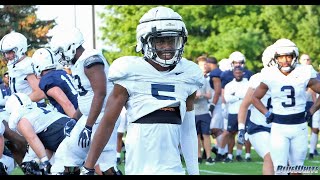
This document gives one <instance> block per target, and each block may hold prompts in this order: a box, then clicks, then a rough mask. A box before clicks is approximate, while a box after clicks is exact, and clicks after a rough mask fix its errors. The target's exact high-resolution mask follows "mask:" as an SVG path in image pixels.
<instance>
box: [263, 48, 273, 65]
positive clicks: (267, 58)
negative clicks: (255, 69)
mask: <svg viewBox="0 0 320 180" xmlns="http://www.w3.org/2000/svg"><path fill="white" fill-rule="evenodd" d="M274 53H275V52H274V45H270V46H268V47H267V48H266V49H265V50H264V51H263V53H262V64H263V67H271V66H274V65H276V62H275V60H274Z"/></svg>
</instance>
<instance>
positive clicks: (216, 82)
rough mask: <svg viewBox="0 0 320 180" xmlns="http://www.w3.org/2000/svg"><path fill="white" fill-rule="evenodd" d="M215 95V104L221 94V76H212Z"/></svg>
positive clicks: (213, 100) (213, 101)
mask: <svg viewBox="0 0 320 180" xmlns="http://www.w3.org/2000/svg"><path fill="white" fill-rule="evenodd" d="M212 82H213V89H214V95H213V99H212V103H213V104H217V102H218V100H219V97H220V96H221V90H222V89H221V79H220V78H219V77H212Z"/></svg>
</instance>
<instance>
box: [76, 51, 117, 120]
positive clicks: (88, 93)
mask: <svg viewBox="0 0 320 180" xmlns="http://www.w3.org/2000/svg"><path fill="white" fill-rule="evenodd" d="M95 55H98V56H99V57H100V58H101V59H102V60H103V62H104V71H105V73H106V75H108V72H109V64H108V63H107V60H106V59H105V58H104V57H103V55H102V54H101V52H100V51H98V50H95V49H92V50H85V51H84V52H83V53H82V55H81V56H80V58H79V59H78V60H77V62H76V63H75V64H74V65H73V66H72V67H71V71H72V77H73V79H74V85H75V88H76V89H77V91H78V94H79V96H78V106H79V109H80V111H81V113H82V114H84V115H86V116H89V112H90V108H91V103H92V99H93V95H94V93H93V89H92V87H91V84H90V81H89V79H88V77H87V76H86V74H85V73H84V68H85V65H84V63H85V60H87V59H88V58H90V57H92V56H95ZM106 83H107V95H106V98H105V100H104V103H103V107H102V109H101V111H103V110H104V107H105V105H106V101H107V98H108V96H109V94H110V92H111V91H112V89H113V84H112V83H110V82H108V80H107V82H106Z"/></svg>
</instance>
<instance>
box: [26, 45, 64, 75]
mask: <svg viewBox="0 0 320 180" xmlns="http://www.w3.org/2000/svg"><path fill="white" fill-rule="evenodd" d="M60 58H61V56H60V54H55V53H54V52H52V51H51V49H48V48H40V49H38V50H36V51H35V52H34V53H33V55H32V62H33V65H34V70H35V73H36V75H37V76H41V73H42V71H44V70H48V69H56V67H57V62H58V60H60Z"/></svg>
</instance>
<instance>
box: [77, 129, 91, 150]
mask: <svg viewBox="0 0 320 180" xmlns="http://www.w3.org/2000/svg"><path fill="white" fill-rule="evenodd" d="M91 134H92V127H90V126H85V127H84V128H83V130H82V131H81V133H80V135H79V141H78V146H80V147H82V148H86V147H89V144H90V141H91Z"/></svg>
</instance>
